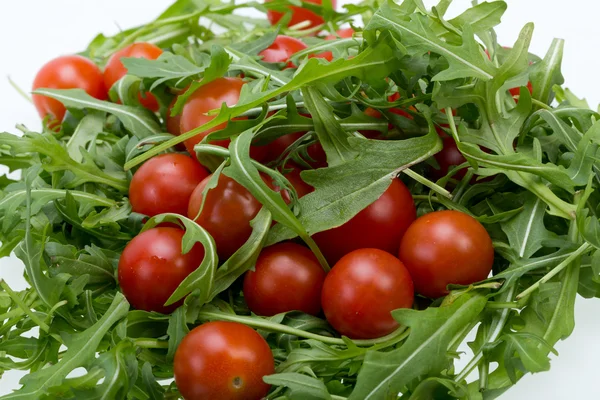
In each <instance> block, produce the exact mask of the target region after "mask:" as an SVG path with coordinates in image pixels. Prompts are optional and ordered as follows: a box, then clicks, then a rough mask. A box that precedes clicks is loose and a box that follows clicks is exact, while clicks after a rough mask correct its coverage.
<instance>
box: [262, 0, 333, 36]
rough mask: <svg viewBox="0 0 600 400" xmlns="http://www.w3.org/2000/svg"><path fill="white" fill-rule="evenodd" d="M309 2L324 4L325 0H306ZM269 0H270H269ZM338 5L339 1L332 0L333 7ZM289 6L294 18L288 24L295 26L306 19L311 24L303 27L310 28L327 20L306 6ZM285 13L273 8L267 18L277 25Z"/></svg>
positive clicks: (268, 12)
mask: <svg viewBox="0 0 600 400" xmlns="http://www.w3.org/2000/svg"><path fill="white" fill-rule="evenodd" d="M306 1H307V2H308V3H314V4H322V3H323V0H306ZM267 2H268V0H267ZM336 5H337V1H336V0H331V6H332V7H333V9H334V10H335V7H336ZM289 8H290V9H291V10H292V18H291V20H290V22H289V23H288V26H294V25H297V24H299V23H301V22H304V21H310V24H309V25H308V26H306V27H304V28H302V29H310V28H314V27H316V26H318V25H321V24H323V23H324V22H325V20H323V17H321V16H320V15H317V14H315V13H314V12H312V11H310V10H307V9H306V8H302V7H298V6H289ZM283 15H284V14H283V13H281V12H278V11H272V10H268V11H267V18H269V21H270V22H271V25H277V24H278V23H279V20H280V19H281V18H282V17H283Z"/></svg>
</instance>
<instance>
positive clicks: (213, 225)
mask: <svg viewBox="0 0 600 400" xmlns="http://www.w3.org/2000/svg"><path fill="white" fill-rule="evenodd" d="M209 179H210V177H207V178H206V179H204V180H203V181H202V182H200V184H199V185H198V186H197V187H196V189H195V190H194V192H193V193H192V196H191V198H190V203H189V206H188V217H189V218H190V219H195V220H196V222H197V223H198V224H199V225H200V226H202V227H203V228H204V229H206V230H207V231H208V232H209V233H210V234H211V235H212V237H213V239H215V243H216V245H217V251H218V254H219V258H221V259H222V260H225V259H227V258H229V257H231V255H232V254H233V253H235V252H236V250H237V249H239V248H240V247H241V246H242V245H243V244H244V243H245V242H246V240H248V238H249V237H250V234H251V233H252V228H251V227H250V221H251V220H252V219H253V218H254V217H256V214H258V212H259V211H260V208H261V207H262V206H261V204H260V203H259V202H258V200H256V199H255V198H254V196H252V194H250V192H248V191H247V190H246V188H244V187H243V186H242V185H240V184H239V183H237V182H236V181H235V180H233V179H231V178H230V177H228V176H226V175H225V174H221V175H220V176H219V181H218V183H217V187H215V188H214V189H211V190H210V191H209V192H208V195H207V197H206V201H205V202H204V208H203V209H202V213H201V214H200V215H199V216H198V211H199V210H200V206H201V205H202V197H203V196H202V191H203V190H204V188H205V187H206V185H207V184H208V181H209ZM196 217H197V218H196Z"/></svg>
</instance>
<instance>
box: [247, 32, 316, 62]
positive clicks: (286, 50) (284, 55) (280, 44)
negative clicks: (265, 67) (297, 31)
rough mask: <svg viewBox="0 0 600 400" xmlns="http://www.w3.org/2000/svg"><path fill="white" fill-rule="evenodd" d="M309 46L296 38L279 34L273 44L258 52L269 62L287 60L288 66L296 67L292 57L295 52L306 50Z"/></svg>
mask: <svg viewBox="0 0 600 400" xmlns="http://www.w3.org/2000/svg"><path fill="white" fill-rule="evenodd" d="M306 47H307V46H306V45H305V44H304V43H303V42H302V41H301V40H298V39H296V38H293V37H290V36H285V35H278V36H277V37H276V38H275V41H274V42H273V44H271V45H270V46H269V47H267V48H266V49H264V50H263V51H261V52H260V53H258V55H259V56H262V60H263V61H264V62H268V63H283V62H287V64H286V66H287V68H296V66H295V65H294V63H293V62H291V61H290V58H291V57H292V55H294V54H295V53H297V52H299V51H301V50H304V49H305V48H306Z"/></svg>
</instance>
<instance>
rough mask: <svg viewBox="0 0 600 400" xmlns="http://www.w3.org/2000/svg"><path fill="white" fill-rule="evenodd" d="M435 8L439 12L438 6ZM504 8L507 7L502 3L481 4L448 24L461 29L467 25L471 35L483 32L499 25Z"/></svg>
mask: <svg viewBox="0 0 600 400" xmlns="http://www.w3.org/2000/svg"><path fill="white" fill-rule="evenodd" d="M437 8H438V10H439V5H438V6H437ZM506 8H507V5H506V3H505V2H504V1H493V2H483V3H480V4H476V5H475V6H473V7H471V8H469V9H468V10H466V11H465V12H463V13H462V14H460V15H459V16H458V17H455V18H452V19H451V20H449V21H448V22H449V23H451V24H452V25H454V26H456V27H457V28H461V29H464V27H465V26H466V25H469V26H470V29H471V31H472V32H473V33H479V32H485V31H487V30H490V29H492V28H493V27H495V26H496V25H499V24H500V19H501V18H502V16H503V15H504V12H505V11H506Z"/></svg>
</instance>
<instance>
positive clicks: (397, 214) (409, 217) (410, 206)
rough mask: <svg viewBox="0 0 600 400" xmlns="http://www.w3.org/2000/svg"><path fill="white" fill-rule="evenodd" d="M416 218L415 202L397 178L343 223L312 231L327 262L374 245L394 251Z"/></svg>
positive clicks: (395, 252) (395, 251)
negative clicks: (379, 194) (335, 226)
mask: <svg viewBox="0 0 600 400" xmlns="http://www.w3.org/2000/svg"><path fill="white" fill-rule="evenodd" d="M416 218H417V211H416V208H415V203H414V202H413V198H412V196H411V194H410V191H409V190H408V188H407V187H406V186H405V185H404V183H402V181H400V180H399V179H394V180H393V181H392V184H391V185H390V187H389V188H388V189H387V190H386V191H385V192H384V193H383V194H382V195H381V197H380V198H379V199H377V200H376V201H375V202H373V203H372V204H371V205H369V206H368V207H367V208H365V209H364V210H362V211H361V212H359V213H358V214H357V215H355V216H354V217H353V218H352V219H351V220H350V221H348V222H346V223H345V224H344V225H342V226H340V227H337V228H333V229H330V230H328V231H324V232H319V233H316V234H314V235H313V238H314V239H315V241H316V243H317V245H318V246H319V248H320V249H321V251H322V252H323V255H325V258H327V261H329V263H330V264H335V263H336V262H337V261H338V260H339V259H340V258H342V257H343V256H345V255H346V254H348V253H350V252H351V251H354V250H358V249H363V248H374V249H380V250H384V251H387V252H388V253H392V254H397V252H398V246H399V244H400V240H401V239H402V236H404V233H405V232H406V230H407V229H408V227H409V226H410V224H411V223H412V222H413V221H414V220H415V219H416Z"/></svg>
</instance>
